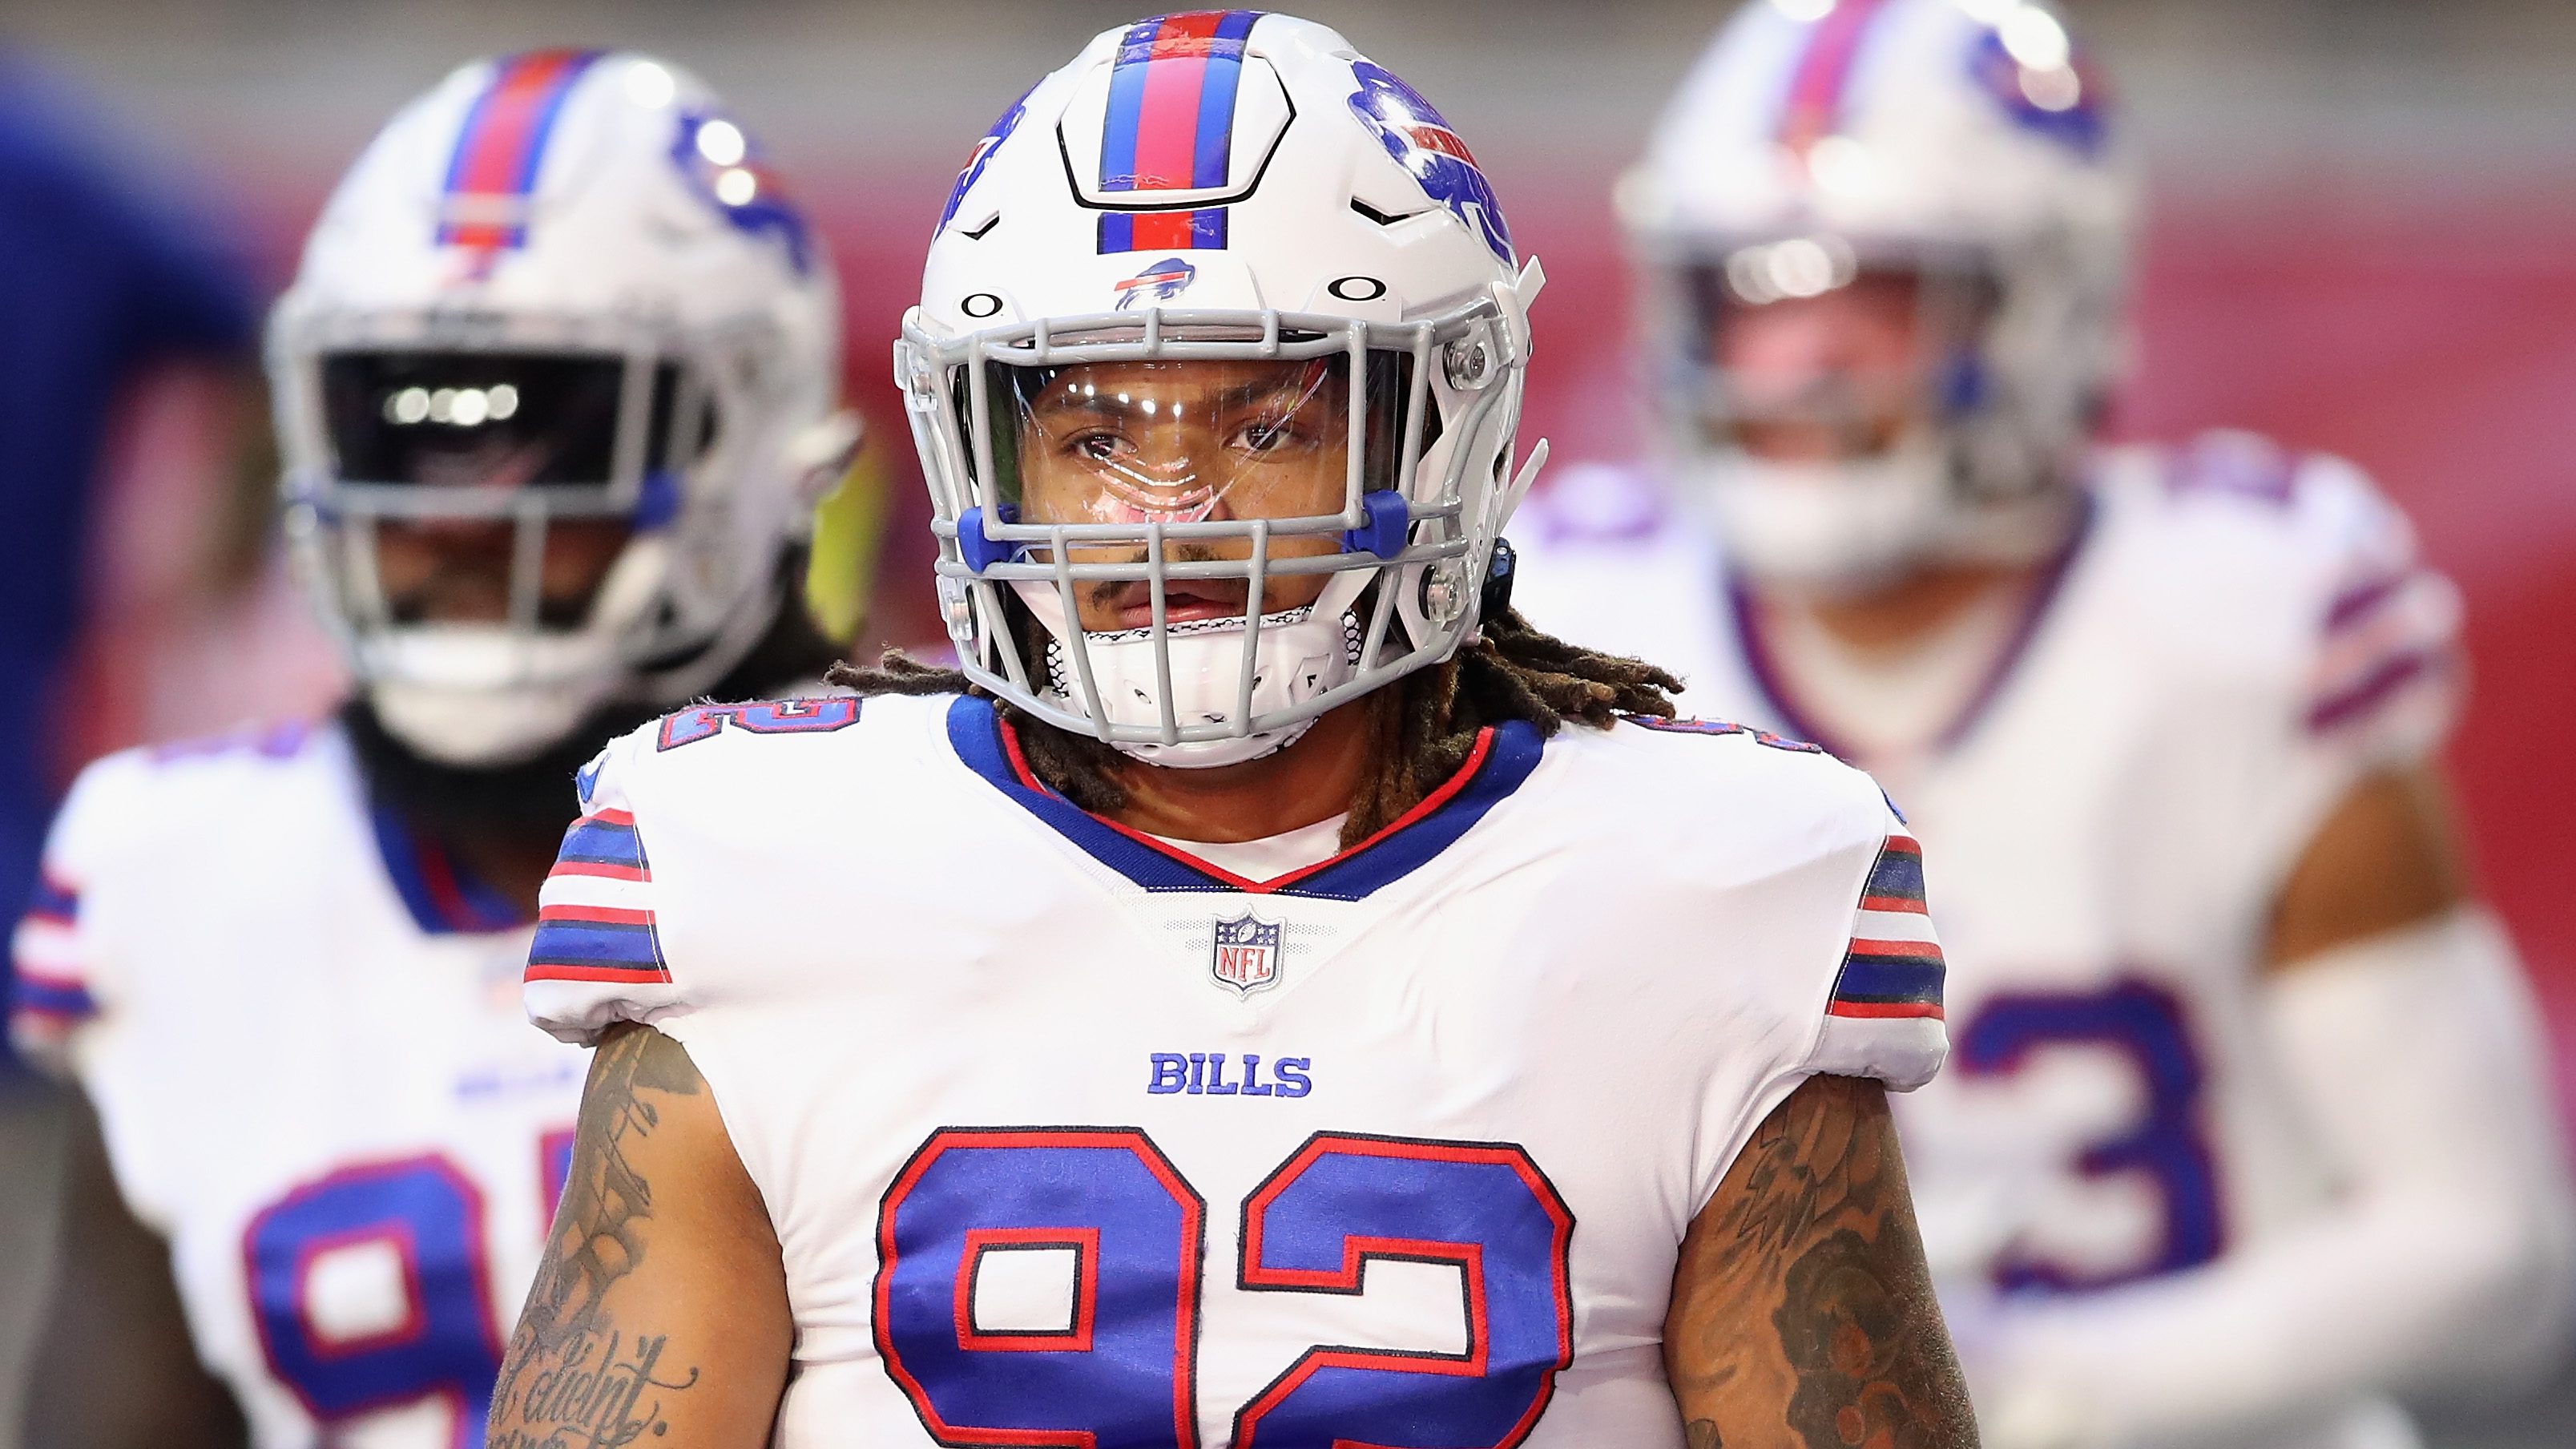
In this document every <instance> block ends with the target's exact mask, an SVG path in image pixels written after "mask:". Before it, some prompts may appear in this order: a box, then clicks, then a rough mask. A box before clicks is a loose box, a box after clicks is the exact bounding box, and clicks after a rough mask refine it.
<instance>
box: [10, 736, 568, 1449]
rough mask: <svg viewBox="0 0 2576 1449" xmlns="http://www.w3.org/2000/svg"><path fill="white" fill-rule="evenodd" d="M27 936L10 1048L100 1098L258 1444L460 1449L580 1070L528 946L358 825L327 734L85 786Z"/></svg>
mask: <svg viewBox="0 0 2576 1449" xmlns="http://www.w3.org/2000/svg"><path fill="white" fill-rule="evenodd" d="M45 869H46V878H45V885H44V888H43V890H42V893H41V895H40V898H39V900H38V901H37V903H36V907H35V909H34V911H33V912H32V913H31V914H30V915H29V916H28V917H27V918H26V920H25V922H24V924H23V925H21V926H20V928H19V930H18V936H17V953H16V954H17V968H18V971H19V973H20V974H19V979H18V988H17V999H16V1002H15V1006H16V1010H15V1012H14V1016H13V1024H14V1027H15V1030H16V1035H17V1037H18V1039H19V1040H20V1042H21V1043H22V1044H24V1045H26V1046H28V1047H30V1048H33V1049H35V1050H36V1051H37V1052H38V1053H39V1054H40V1055H50V1056H51V1057H53V1058H54V1059H55V1060H57V1061H60V1062H65V1063H67V1064H68V1065H69V1066H70V1067H71V1068H72V1069H73V1070H74V1071H75V1072H76V1073H77V1075H78V1077H79V1079H80V1081H81V1083H82V1085H83V1086H84V1087H86V1088H87V1090H88V1092H89V1095H90V1096H91V1098H92V1099H93V1100H94V1101H95V1102H96V1103H97V1106H98V1111H99V1116H100V1119H101V1122H102V1124H103V1126H104V1128H105V1132H106V1138H107V1147H108V1155H109V1159H110V1162H111V1164H112V1166H113V1168H114V1171H115V1174H116V1179H117V1183H118V1185H119V1187H120V1188H121V1189H122V1191H123V1193H124V1195H125V1198H126V1200H127V1201H128V1202H129V1203H130V1204H131V1205H132V1207H133V1209H134V1211H135V1214H136V1216H137V1217H139V1218H140V1219H141V1220H142V1221H143V1222H144V1223H145V1224H147V1225H148V1226H150V1227H152V1228H153V1229H155V1230H156V1231H158V1232H159V1233H161V1234H162V1235H163V1236H164V1237H166V1238H167V1239H168V1240H169V1243H170V1247H171V1254H172V1266H173V1269H174V1270H175V1273H176V1277H177V1281H178V1286H179V1294H180V1299H181V1301H182V1303H183V1304H184V1306H185V1309H186V1312H187V1317H188V1324H189V1329H190V1332H191V1334H192V1336H193V1337H194V1339H195V1341H196V1345H197V1349H198V1352H199V1353H200V1354H201V1355H202V1356H203V1357H204V1359H205V1361H206V1362H207V1363H208V1364H209V1365H211V1366H212V1367H213V1369H214V1370H215V1372H217V1373H218V1374H220V1375H221V1376H222V1377H223V1378H224V1380H225V1381H226V1382H227V1383H228V1384H229V1385H230V1387H231V1389H232V1391H233V1394H234V1396H235V1397H236V1398H237V1399H238V1400H239V1401H240V1403H241V1405H242V1408H243V1411H244V1412H245V1414H246V1415H247V1416H248V1418H249V1421H250V1424H251V1428H252V1432H253V1437H254V1439H255V1441H256V1442H257V1443H258V1444H260V1445H262V1446H288V1445H313V1444H320V1443H326V1442H327V1443H331V1444H334V1445H348V1446H381V1449H460V1446H462V1449H471V1446H476V1445H480V1444H481V1443H482V1442H483V1414H484V1405H485V1402H486V1400H487V1399H488V1398H489V1396H490V1392H491V1387H492V1381H493V1378H494V1375H495V1373H496V1372H497V1370H498V1367H499V1363H500V1356H501V1346H502V1344H503V1343H504V1342H505V1340H506V1335H507V1333H508V1329H509V1326H510V1324H511V1323H512V1322H513V1321H514V1319H515V1318H516V1316H517V1313H518V1309H519V1305H520V1304H521V1303H522V1302H524V1301H525V1299H526V1297H527V1285H528V1281H529V1279H530V1278H531V1276H533V1274H534V1273H535V1271H536V1265H537V1258H538V1253H539V1250H540V1249H541V1247H542V1245H543V1243H544V1239H545V1232H546V1225H547V1218H548V1217H549V1216H550V1215H551V1213H552V1211H553V1207H554V1200H555V1196H556V1193H557V1191H558V1189H559V1188H560V1185H561V1183H562V1180H563V1175H564V1170H565V1164H566V1161H567V1158H568V1155H569V1149H570V1145H571V1137H572V1127H573V1121H574V1117H575V1114H576V1111H577V1108H578V1105H579V1100H580V1095H581V1081H582V1074H583V1071H584V1069H585V1068H586V1067H587V1065H588V1062H587V1058H586V1055H585V1054H584V1053H582V1052H580V1051H578V1050H576V1049H574V1048H571V1047H567V1046H565V1045H563V1044H561V1043H559V1042H556V1041H554V1040H552V1039H550V1038H548V1037H547V1036H546V1035H545V1034H544V1033H542V1032H538V1031H534V1030H531V1029H530V1028H529V1026H528V1024H527V1020H526V1017H525V1015H524V1013H523V1012H522V1011H521V1010H520V1008H519V1002H518V994H519V993H518V977H519V971H520V967H521V966H522V964H523V963H524V960H525V957H526V952H527V944H528V940H529V932H528V929H527V928H526V927H525V926H524V925H522V924H519V923H518V922H517V920H516V914H517V913H516V912H515V911H513V910H512V909H511V908H510V906H509V905H508V904H507V903H506V902H504V901H502V900H500V899H498V898H497V897H495V896H493V895H492V894H491V893H490V892H488V891H485V890H483V889H481V888H480V887H478V886H477V885H476V884H475V883H474V882H473V881H472V880H471V879H469V878H467V877H466V876H464V875H463V874H462V873H461V872H460V871H459V870H458V869H457V868H456V866H455V865H454V864H453V863H452V862H451V861H450V860H448V859H447V858H446V857H445V856H444V854H443V853H441V852H440V851H438V850H437V849H436V848H435V847H433V846H431V845H430V844H429V843H428V842H426V841H425V840H423V839H421V838H419V837H417V836H415V835H413V834H411V833H409V832H407V831H406V830H405V829H404V828H403V827H402V825H401V824H400V823H399V821H397V820H396V819H394V818H393V817H392V816H391V815H390V814H389V813H386V812H382V811H379V810H376V809H373V808H371V806H370V804H369V801H368V799H367V797H366V794H365V791H364V789H363V787H362V785H361V783H360V780H359V777H358V773H357V769H356V767H355V764H354V762H353V760H352V758H351V755H350V751H349V748H348V746H347V744H346V742H345V741H344V739H343V738H342V736H341V734H340V733H339V731H338V729H337V728H336V727H322V728H311V729H307V728H301V727H298V728H292V729H285V730H279V731H273V732H268V733H265V734H260V735H253V736H244V737H241V738H237V739H233V740H229V741H224V742H219V743H216V744H212V745H204V746H188V747H179V748H171V749H162V750H157V751H152V750H137V751H131V752H128V753H126V754H122V755H117V756H114V757H111V758H109V759H106V760H103V761H101V762H99V763H98V764H95V765H92V766H91V767H90V768H89V769H88V770H87V771H86V772H85V773H83V775H82V776H81V778H80V782H79V784H78V785H76V786H75V787H74V788H73V791H72V795H71V798H70V801H69V802H68V803H67V804H66V805H65V806H64V808H63V811H62V814H61V816H60V817H59V819H58V820H57V821H56V823H55V826H54V830H53V836H52V839H51V841H50V843H49V845H48V848H47V856H46V867H45Z"/></svg>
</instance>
